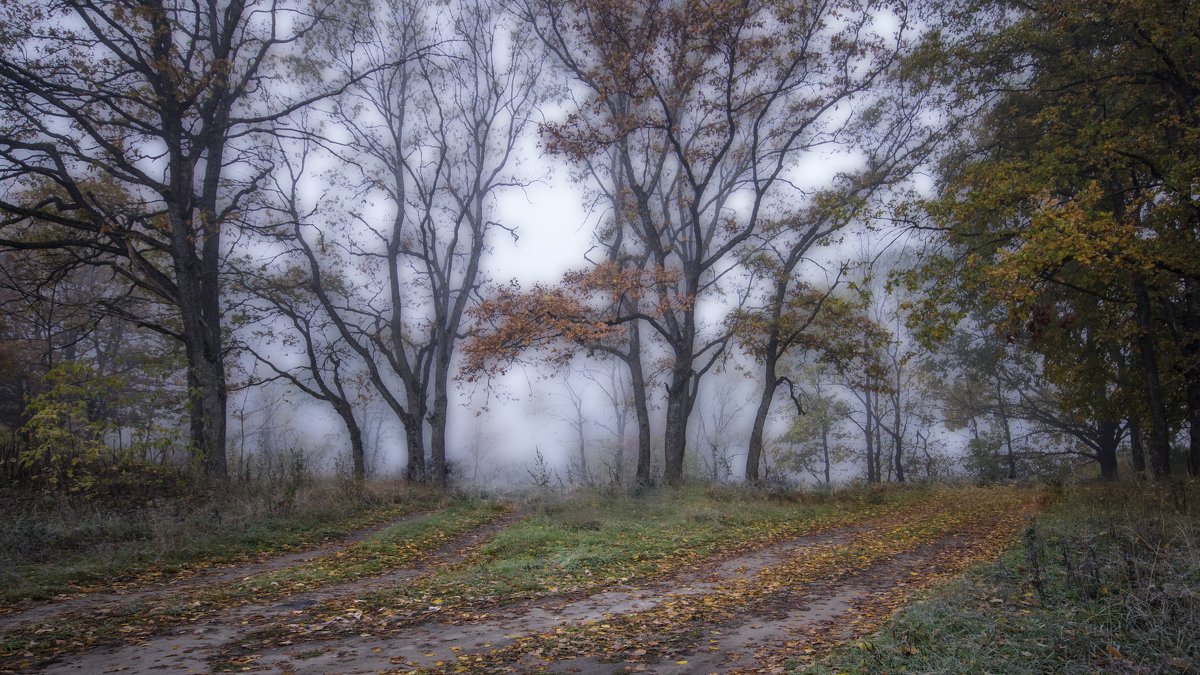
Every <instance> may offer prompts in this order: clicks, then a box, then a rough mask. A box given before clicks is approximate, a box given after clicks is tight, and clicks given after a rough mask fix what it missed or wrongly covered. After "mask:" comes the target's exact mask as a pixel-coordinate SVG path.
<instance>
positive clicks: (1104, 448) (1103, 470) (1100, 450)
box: [1096, 421, 1121, 481]
mask: <svg viewBox="0 0 1200 675" xmlns="http://www.w3.org/2000/svg"><path fill="white" fill-rule="evenodd" d="M1120 430H1121V425H1120V423H1118V422H1112V421H1106V422H1101V423H1100V424H1099V439H1098V440H1099V444H1098V447H1097V448H1096V459H1097V460H1098V461H1099V463H1100V477H1101V478H1102V479H1104V480H1106V481H1115V480H1117V448H1118V447H1119V446H1120V444H1121V433H1120Z"/></svg>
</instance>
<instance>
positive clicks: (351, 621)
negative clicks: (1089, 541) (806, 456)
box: [0, 502, 1032, 674]
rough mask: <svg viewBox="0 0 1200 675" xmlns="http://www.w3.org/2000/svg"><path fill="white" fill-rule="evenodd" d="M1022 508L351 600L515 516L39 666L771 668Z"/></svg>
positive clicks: (837, 633) (889, 600)
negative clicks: (337, 577) (412, 555)
mask: <svg viewBox="0 0 1200 675" xmlns="http://www.w3.org/2000/svg"><path fill="white" fill-rule="evenodd" d="M1031 510H1032V505H1031V504H1029V503H1025V502H1020V503H1014V504H1012V505H1009V506H1007V507H1005V508H1002V509H993V510H985V511H981V512H978V513H971V514H965V513H956V512H953V511H952V510H944V511H943V510H939V507H937V506H936V505H931V506H930V507H929V508H928V509H924V510H920V509H918V510H914V511H909V512H905V513H900V514H895V515H887V516H883V517H878V518H874V519H871V520H867V521H864V522H861V523H859V524H856V525H854V526H852V527H844V528H841V529H835V530H830V531H825V532H822V533H819V534H814V535H809V536H803V537H799V538H795V539H791V540H788V541H783V542H779V543H775V544H772V545H769V546H764V547H762V548H759V549H757V550H752V551H749V552H743V553H740V554H737V555H729V556H724V557H722V556H717V557H714V558H712V559H709V560H707V561H705V562H704V563H702V564H700V565H697V566H693V567H691V568H690V569H687V570H685V571H681V572H678V573H676V574H674V575H672V576H669V577H667V578H659V579H654V580H643V581H642V582H637V581H636V580H632V581H631V582H630V583H628V584H624V585H617V586H609V587H605V588H602V589H599V590H598V591H596V592H592V593H590V594H586V595H578V594H576V595H572V596H550V597H542V598H539V599H537V600H534V601H520V602H513V603H508V604H503V603H502V604H499V605H492V606H488V607H483V608H477V611H456V612H446V613H445V615H443V613H441V612H439V611H438V610H439V608H437V607H434V606H431V607H430V608H429V612H428V613H427V614H425V615H424V616H421V617H420V618H419V619H416V620H414V619H412V618H411V617H409V618H408V619H406V620H403V621H390V620H388V619H385V618H379V617H376V616H373V615H372V614H371V612H372V609H371V608H370V607H369V606H367V605H361V606H362V608H363V609H362V610H359V609H355V607H358V606H359V605H356V604H355V603H356V602H357V601H356V600H355V598H358V597H360V596H361V595H362V594H364V593H367V592H370V591H371V590H375V589H381V588H388V587H395V586H398V585H403V584H409V583H413V582H414V581H415V580H417V579H420V578H422V577H424V576H426V575H429V574H431V573H433V572H434V571H435V570H437V569H439V568H441V567H443V566H445V565H447V564H452V563H453V562H454V561H458V560H462V559H464V558H466V557H468V556H469V555H470V551H472V550H476V549H478V547H479V546H480V545H481V544H482V543H483V542H485V541H487V540H488V538H490V537H492V536H494V534H495V533H496V532H498V531H500V530H501V529H502V528H504V527H507V526H508V525H509V524H511V523H512V522H513V521H514V520H515V519H517V518H519V517H520V516H519V515H518V514H511V515H509V516H507V517H504V518H501V519H499V520H497V521H495V522H491V523H489V524H487V525H485V526H482V527H479V528H477V529H475V530H472V531H470V532H468V533H466V534H463V535H461V536H459V537H455V538H454V539H452V540H451V541H448V542H446V543H445V544H444V545H442V546H441V547H440V548H438V549H437V550H434V551H431V552H430V553H428V554H427V555H424V556H422V557H420V558H419V559H417V560H416V561H414V562H413V563H412V564H411V565H409V566H407V567H405V568H403V569H392V570H389V571H387V572H386V574H382V575H378V576H374V577H371V578H368V579H359V580H356V581H353V582H350V583H345V584H335V585H330V586H327V587H324V588H321V589H320V590H317V591H313V592H310V593H296V594H289V595H287V596H286V597H283V598H280V599H277V600H275V601H272V602H270V603H264V604H242V605H237V606H231V607H228V608H225V609H224V610H223V611H221V612H218V613H214V614H210V615H208V616H206V617H205V619H204V620H203V621H200V622H197V623H189V624H184V625H178V626H174V627H171V628H170V629H167V630H162V631H148V632H147V633H146V634H145V635H141V636H137V637H135V638H132V639H130V640H128V641H127V642H126V643H124V644H117V645H112V644H109V645H103V646H97V647H92V648H87V647H86V646H84V647H83V648H81V649H78V650H75V652H74V653H67V654H65V655H63V656H61V657H59V658H58V659H57V660H56V661H54V662H52V663H48V664H42V665H41V666H40V668H39V671H40V672H51V673H89V674H90V673H106V672H121V673H163V672H192V673H202V672H212V671H213V670H216V669H220V670H233V671H244V672H284V673H373V672H410V671H414V670H421V671H426V672H462V671H470V672H531V671H534V672H540V671H545V672H561V673H605V674H607V673H614V672H647V673H697V672H703V673H708V672H722V673H724V672H755V671H761V672H770V671H772V670H775V669H777V668H779V667H780V666H782V665H783V664H784V663H786V662H788V661H789V660H794V659H796V658H801V659H803V658H806V657H808V656H811V655H816V654H819V653H820V652H821V651H822V650H823V649H826V648H828V646H829V645H831V644H835V643H836V642H838V641H841V640H846V639H853V638H855V637H856V636H858V635H861V634H863V633H865V632H867V631H869V630H872V629H873V628H874V627H876V626H877V625H878V624H879V622H880V621H882V620H883V619H884V618H886V616H887V615H888V614H889V613H890V611H891V610H892V608H894V607H896V606H898V605H900V604H902V603H903V602H904V601H905V600H906V599H907V598H908V597H909V596H910V595H911V593H912V592H913V591H915V590H917V589H920V588H923V587H926V586H928V585H929V584H932V583H934V582H936V581H937V580H939V579H943V578H945V577H947V576H949V575H952V574H955V573H958V572H960V571H962V570H963V569H964V568H965V567H967V566H969V565H971V564H975V563H977V562H979V561H981V560H985V559H987V558H988V557H990V556H993V555H995V553H996V552H997V551H998V550H999V549H1000V547H1002V546H1003V545H1004V542H1007V541H1008V540H1009V539H1010V538H1011V535H1012V534H1013V533H1014V532H1015V531H1016V530H1017V529H1018V528H1019V527H1020V526H1021V524H1022V523H1023V522H1024V520H1025V519H1026V518H1027V517H1028V515H1029V513H1030V512H1031ZM324 553H327V551H326V552H324ZM310 558H311V556H309V557H304V556H289V557H281V558H278V559H276V560H272V561H263V562H261V563H259V564H258V565H256V566H247V567H245V568H242V569H226V570H223V571H222V572H220V574H216V575H210V576H209V577H204V578H196V579H191V580H188V581H187V582H186V583H187V584H191V585H196V584H201V585H202V584H206V583H214V584H215V583H218V582H219V581H220V580H223V579H227V578H236V577H237V576H238V575H249V574H252V573H254V572H255V571H256V570H259V569H260V568H262V567H263V566H264V565H267V566H270V569H279V568H280V567H286V566H287V565H290V564H296V562H297V561H301V560H307V559H310ZM172 592H173V591H172V589H171V588H170V587H156V588H153V589H146V590H145V591H143V592H141V594H139V593H136V592H135V593H131V594H129V595H127V596H123V597H119V598H113V597H110V596H96V597H94V598H90V599H88V598H82V599H78V600H74V601H71V604H68V605H65V606H57V607H56V606H55V605H47V606H44V607H42V608H34V609H31V610H28V611H27V612H24V613H19V614H14V615H10V616H6V617H4V624H3V625H0V628H3V629H6V630H7V629H9V628H11V627H14V626H15V627H19V628H23V629H28V628H29V627H30V626H31V625H37V623H38V622H45V621H47V620H49V621H53V620H55V619H64V620H65V619H69V618H70V617H71V616H75V615H77V614H78V613H80V612H94V611H105V609H106V608H107V605H108V604H111V603H114V602H116V603H125V602H143V601H145V600H146V599H147V598H159V597H169V596H170V594H171V593H172ZM331 602H332V603H340V604H338V606H339V607H350V609H347V610H345V611H344V612H342V613H341V614H339V615H338V616H336V617H335V618H333V619H328V620H324V621H313V620H312V616H310V614H311V610H312V608H314V607H316V606H318V605H321V606H327V605H329V604H330V603H331Z"/></svg>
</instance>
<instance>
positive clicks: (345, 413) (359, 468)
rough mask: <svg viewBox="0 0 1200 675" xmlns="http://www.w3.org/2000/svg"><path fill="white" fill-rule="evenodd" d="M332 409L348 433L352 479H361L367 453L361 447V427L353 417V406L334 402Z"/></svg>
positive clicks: (364, 476) (365, 467) (365, 469)
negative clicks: (352, 471)
mask: <svg viewBox="0 0 1200 675" xmlns="http://www.w3.org/2000/svg"><path fill="white" fill-rule="evenodd" d="M333 408H334V410H335V411H336V412H337V414H338V416H339V417H341V418H342V423H343V424H345V425H346V433H347V434H349V435H350V461H351V463H352V464H353V470H354V480H357V481H361V480H365V479H366V477H367V454H366V452H365V451H364V449H363V434H362V428H360V427H359V426H358V420H357V419H355V418H354V408H352V407H350V406H348V405H342V404H340V403H337V402H335V403H334V404H333Z"/></svg>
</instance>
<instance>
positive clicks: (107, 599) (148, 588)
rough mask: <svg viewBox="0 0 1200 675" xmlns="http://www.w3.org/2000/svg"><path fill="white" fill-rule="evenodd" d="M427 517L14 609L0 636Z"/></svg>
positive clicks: (279, 564) (310, 555) (322, 550)
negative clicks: (300, 546)
mask: <svg viewBox="0 0 1200 675" xmlns="http://www.w3.org/2000/svg"><path fill="white" fill-rule="evenodd" d="M429 513H431V512H430V511H415V512H410V513H405V514H403V515H400V516H397V517H395V518H390V519H387V520H385V521H383V522H381V523H376V524H374V525H371V526H369V527H364V528H362V529H359V530H355V531H353V532H350V533H349V534H346V535H344V536H341V537H338V538H336V539H334V540H331V541H328V542H325V543H323V544H321V545H319V546H315V547H311V548H306V549H303V550H300V551H293V552H289V553H279V554H273V555H266V556H260V557H258V558H257V559H253V560H250V561H238V562H228V563H213V564H210V565H205V566H203V567H200V568H197V569H194V570H183V571H181V572H179V573H177V574H174V575H171V576H170V578H168V579H166V580H161V581H149V582H145V581H143V582H133V583H130V584H127V585H120V586H119V587H114V588H113V590H103V591H93V592H88V593H83V594H80V595H76V596H72V597H67V598H61V599H56V600H52V601H46V602H36V603H28V604H26V605H24V606H20V605H18V606H12V607H9V608H6V611H3V612H0V632H3V631H7V630H11V629H13V628H15V627H17V626H19V625H21V624H31V623H46V622H49V621H53V620H54V619H56V618H58V617H62V616H66V615H70V614H79V613H85V612H97V611H100V612H111V611H113V609H114V608H116V607H119V606H122V605H128V604H131V603H135V602H143V601H147V600H154V599H159V598H165V597H168V596H171V595H175V594H178V593H182V592H186V591H189V590H192V589H197V588H203V587H205V586H211V585H213V584H220V583H224V582H229V581H234V580H237V579H244V578H246V577H250V576H254V575H257V574H263V573H266V572H273V571H276V570H282V569H285V568H288V567H293V566H295V565H299V564H302V563H305V562H310V561H312V560H316V559H318V558H323V557H328V556H332V555H335V554H337V553H338V552H339V551H344V550H346V549H348V548H350V547H351V546H354V545H355V544H358V543H361V542H363V541H366V540H367V539H370V538H371V537H373V536H375V535H377V534H379V533H380V532H383V531H384V530H386V529H388V528H390V527H394V526H396V525H399V524H401V523H405V522H408V521H412V520H416V519H418V518H421V517H424V516H426V515H429Z"/></svg>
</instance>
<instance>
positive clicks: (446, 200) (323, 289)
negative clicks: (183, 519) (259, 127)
mask: <svg viewBox="0 0 1200 675" xmlns="http://www.w3.org/2000/svg"><path fill="white" fill-rule="evenodd" d="M347 12H348V15H349V16H350V17H351V19H353V20H352V21H350V22H349V23H348V24H346V25H345V26H350V27H351V28H349V29H347V28H345V26H343V25H334V26H332V29H331V32H330V33H328V34H325V35H324V36H323V39H324V40H325V41H326V46H327V48H328V50H329V51H327V52H325V53H324V58H325V59H327V60H328V61H329V63H331V64H333V65H330V66H327V68H334V69H338V70H341V71H343V72H344V73H349V72H353V70H354V69H355V68H356V67H359V65H360V64H362V63H366V64H367V67H368V68H369V69H370V71H371V74H370V75H369V76H368V77H365V78H363V79H362V80H361V81H359V82H357V83H356V84H355V85H354V86H352V87H350V88H349V89H348V90H347V92H346V94H345V95H344V96H342V97H339V98H337V99H334V100H332V101H331V105H330V106H329V110H328V111H327V116H326V118H325V119H324V126H316V125H309V127H308V129H307V132H308V140H309V141H310V142H312V141H317V142H320V143H321V144H322V145H323V147H324V148H325V149H326V150H328V151H329V152H330V153H332V155H333V157H334V158H335V159H336V160H337V162H338V168H337V169H336V174H337V175H338V176H339V177H340V178H339V179H338V181H337V182H338V186H339V187H340V188H341V189H343V190H345V191H348V192H349V193H350V194H351V197H349V198H347V200H346V203H345V204H344V205H337V204H336V203H335V202H333V201H332V200H324V201H323V202H321V203H317V204H309V203H307V202H306V200H305V199H304V198H303V197H302V193H303V192H304V191H305V187H304V184H303V180H304V178H305V176H304V162H306V161H308V159H307V157H305V156H304V155H303V153H302V154H301V155H300V156H299V157H293V159H291V160H289V162H290V166H291V167H292V169H293V170H292V172H291V174H290V175H289V176H288V177H287V179H286V180H284V181H281V182H280V183H279V185H278V194H279V195H280V196H281V197H282V199H281V200H280V203H281V205H282V206H281V207H280V208H281V214H282V215H283V216H284V217H283V221H284V223H285V225H284V226H283V227H284V228H285V229H286V230H287V233H286V237H284V239H286V241H288V242H290V246H291V247H292V249H291V253H292V254H294V255H296V256H298V257H299V259H300V260H303V264H304V266H305V267H306V271H307V274H308V276H309V282H308V283H309V284H310V286H311V288H312V290H313V292H314V295H315V297H316V298H317V300H318V301H319V303H320V305H321V307H322V310H323V311H324V312H325V314H326V315H327V316H328V317H329V319H330V321H331V324H332V326H333V327H335V328H336V330H337V332H338V334H339V336H340V339H341V340H342V341H343V342H344V343H345V345H346V346H347V347H348V348H349V349H350V350H351V351H353V352H354V353H356V354H357V355H358V357H359V358H361V359H362V360H363V362H364V363H365V364H366V366H367V372H368V376H369V380H370V382H371V383H372V385H373V386H374V387H375V388H376V389H377V390H378V391H379V393H380V395H381V397H382V399H383V400H384V401H385V402H386V403H387V405H388V406H389V407H390V408H391V409H392V411H393V412H394V413H395V414H396V416H397V417H398V419H399V420H400V422H401V423H402V424H403V426H404V429H405V436H406V444H407V450H408V468H407V476H408V478H409V479H410V480H414V481H415V480H426V481H428V482H430V483H433V484H435V485H445V483H446V474H447V465H446V432H447V422H448V419H449V414H450V409H449V408H450V405H449V402H450V388H451V374H452V367H453V365H454V362H455V352H456V348H457V344H458V341H459V340H460V339H461V338H462V337H463V334H464V331H465V329H466V318H467V317H466V310H467V308H468V307H469V306H470V305H471V303H472V302H473V301H474V298H475V297H476V294H477V290H478V288H479V286H480V285H481V283H483V281H484V274H483V271H482V263H483V260H484V256H485V253H486V252H487V251H488V250H489V246H490V239H491V238H492V237H494V236H495V234H496V232H497V231H511V228H508V227H506V226H504V225H502V224H501V223H499V222H497V221H496V220H495V215H494V213H493V210H494V201H495V197H496V194H497V193H498V192H499V191H501V190H503V189H505V188H507V187H515V186H519V185H520V184H521V183H520V182H519V180H518V179H517V178H516V177H515V173H516V172H515V167H514V164H515V158H514V152H515V150H516V147H517V144H518V143H519V141H520V139H521V138H522V136H523V134H524V132H525V130H526V128H527V126H528V124H529V120H530V116H531V115H532V114H533V113H534V112H535V109H536V105H537V103H538V97H539V95H540V94H539V92H540V91H541V89H540V87H539V83H538V74H539V65H538V64H539V59H538V58H537V57H536V54H534V53H533V52H532V51H531V50H530V46H531V43H530V41H529V40H527V39H524V38H522V36H521V35H519V34H512V33H511V32H510V31H511V29H512V26H510V25H509V22H508V21H507V20H506V16H505V15H504V14H503V13H502V12H501V11H500V10H499V9H496V8H494V7H492V6H491V5H490V4H489V3H487V2H483V1H482V0H462V1H460V2H454V3H450V4H449V6H445V7H442V6H438V7H436V8H434V7H430V6H427V5H425V4H423V3H418V2H415V1H413V0H391V1H387V2H381V3H351V4H350V5H348V9H347ZM343 29H345V30H348V31H349V32H348V33H342V34H339V33H337V31H338V30H343ZM388 64H399V65H391V66H389V65H388ZM310 121H312V120H310ZM334 129H336V133H334V132H333V131H332V130H334ZM333 136H342V137H344V139H343V141H342V142H335V141H332V140H329V138H331V137H333ZM285 150H286V148H285ZM370 204H377V205H378V206H377V208H374V209H372V208H370V207H369V206H366V205H370ZM339 207H340V208H344V209H345V214H348V215H345V214H343V212H342V211H341V210H340V208H339ZM427 451H428V454H429V463H428V466H427V465H426V452H427Z"/></svg>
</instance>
